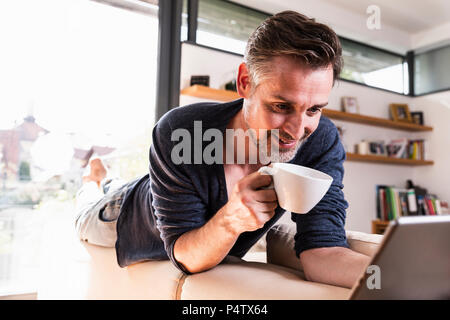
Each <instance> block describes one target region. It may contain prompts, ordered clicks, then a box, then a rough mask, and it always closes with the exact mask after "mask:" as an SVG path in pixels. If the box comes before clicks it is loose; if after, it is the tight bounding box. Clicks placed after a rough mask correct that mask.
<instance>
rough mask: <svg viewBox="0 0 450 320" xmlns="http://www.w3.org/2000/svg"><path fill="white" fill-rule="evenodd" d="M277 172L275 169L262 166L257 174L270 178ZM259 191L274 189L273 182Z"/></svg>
mask: <svg viewBox="0 0 450 320" xmlns="http://www.w3.org/2000/svg"><path fill="white" fill-rule="evenodd" d="M276 171H277V170H276V169H275V168H272V167H269V166H264V167H261V168H259V170H258V172H259V173H261V174H264V175H271V176H272V177H273V176H274V175H275V172H276ZM261 189H275V187H274V185H273V181H272V183H271V184H269V185H268V186H267V187H262V188H261Z"/></svg>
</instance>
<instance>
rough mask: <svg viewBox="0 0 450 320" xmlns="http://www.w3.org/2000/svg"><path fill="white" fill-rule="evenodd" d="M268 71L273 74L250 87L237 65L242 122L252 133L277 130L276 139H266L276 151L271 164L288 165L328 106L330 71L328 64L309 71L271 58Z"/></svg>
mask: <svg viewBox="0 0 450 320" xmlns="http://www.w3.org/2000/svg"><path fill="white" fill-rule="evenodd" d="M271 68H272V70H273V72H271V73H270V74H266V75H265V76H264V77H263V78H262V79H261V80H260V83H259V85H258V86H257V87H256V88H252V83H250V80H249V78H248V77H247V78H246V75H247V76H248V72H247V74H246V71H248V70H247V68H246V66H245V64H243V65H241V66H240V70H239V76H238V86H239V91H240V92H239V93H240V94H241V96H243V97H244V98H245V100H244V108H243V110H244V112H243V116H244V123H245V126H246V129H254V130H255V131H256V132H258V131H259V130H258V129H267V130H272V129H278V130H279V137H271V139H270V140H269V143H277V144H278V148H279V159H272V162H288V161H290V160H291V159H292V158H293V157H294V156H295V154H296V152H297V150H298V148H300V146H301V144H302V142H304V141H305V139H306V138H307V137H309V136H310V135H311V134H312V133H313V132H314V131H315V130H316V129H317V126H318V125H319V120H320V115H321V110H322V108H323V107H324V106H326V105H327V104H328V97H329V95H330V92H331V89H332V87H333V69H332V67H331V65H330V66H329V67H328V68H322V69H310V68H308V67H306V66H304V65H302V64H299V63H298V62H296V61H295V60H293V59H292V58H289V57H276V58H274V59H272V61H271ZM246 81H248V83H246ZM252 89H253V90H252ZM274 138H275V139H274ZM259 142H260V137H254V143H256V144H259ZM268 148H270V145H269V146H268Z"/></svg>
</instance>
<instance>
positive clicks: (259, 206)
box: [253, 202, 278, 213]
mask: <svg viewBox="0 0 450 320" xmlns="http://www.w3.org/2000/svg"><path fill="white" fill-rule="evenodd" d="M277 206H278V203H277V202H257V203H255V204H254V205H253V209H255V210H257V211H258V212H263V213H273V212H274V210H275V209H276V208H277Z"/></svg>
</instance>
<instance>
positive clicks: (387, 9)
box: [322, 0, 450, 33]
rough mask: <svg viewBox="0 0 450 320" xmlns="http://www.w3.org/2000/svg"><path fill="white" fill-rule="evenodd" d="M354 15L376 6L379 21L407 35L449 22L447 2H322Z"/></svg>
mask: <svg viewBox="0 0 450 320" xmlns="http://www.w3.org/2000/svg"><path fill="white" fill-rule="evenodd" d="M322 1H323V2H326V3H329V4H332V5H335V6H339V7H341V8H344V9H346V10H349V11H352V12H354V13H358V14H362V15H365V14H366V9H367V7H368V6H370V5H377V6H378V7H379V8H380V12H381V21H382V23H383V22H385V23H387V24H389V25H391V26H393V27H396V28H398V29H400V30H403V31H405V32H408V33H417V32H421V31H424V30H427V29H431V28H435V27H437V26H439V25H441V24H445V23H447V22H449V21H450V1H449V0H322Z"/></svg>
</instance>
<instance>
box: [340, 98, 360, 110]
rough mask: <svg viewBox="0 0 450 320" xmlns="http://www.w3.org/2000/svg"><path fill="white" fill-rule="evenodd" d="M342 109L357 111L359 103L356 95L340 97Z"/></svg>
mask: <svg viewBox="0 0 450 320" xmlns="http://www.w3.org/2000/svg"><path fill="white" fill-rule="evenodd" d="M342 111H344V112H348V113H359V105H358V100H357V99H356V97H342Z"/></svg>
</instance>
